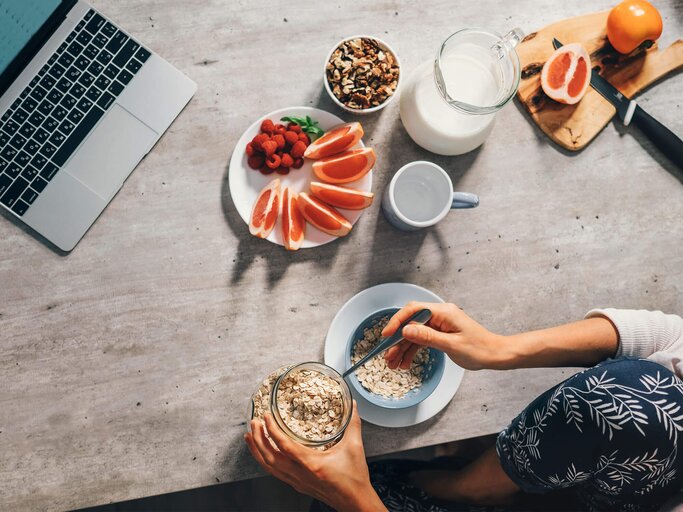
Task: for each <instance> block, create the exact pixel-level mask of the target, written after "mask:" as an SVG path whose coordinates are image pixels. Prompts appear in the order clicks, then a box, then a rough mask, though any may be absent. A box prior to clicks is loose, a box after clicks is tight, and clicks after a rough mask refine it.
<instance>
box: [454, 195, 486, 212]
mask: <svg viewBox="0 0 683 512" xmlns="http://www.w3.org/2000/svg"><path fill="white" fill-rule="evenodd" d="M477 206H479V196H478V195H476V194H471V193H469V192H453V202H452V203H451V209H453V208H476V207H477Z"/></svg>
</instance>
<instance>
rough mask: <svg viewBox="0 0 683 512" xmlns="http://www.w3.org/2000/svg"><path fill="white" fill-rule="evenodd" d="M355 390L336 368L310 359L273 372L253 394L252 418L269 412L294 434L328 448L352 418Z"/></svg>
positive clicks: (320, 446) (318, 446) (305, 442)
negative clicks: (352, 391) (353, 391)
mask: <svg viewBox="0 0 683 512" xmlns="http://www.w3.org/2000/svg"><path fill="white" fill-rule="evenodd" d="M352 409H353V401H352V398H351V391H350V390H349V387H348V385H347V384H346V382H345V381H344V379H343V378H342V376H341V375H340V374H339V372H337V371H336V370H335V369H334V368H331V367H329V366H327V365H325V364H322V363H315V362H306V363H299V364H295V365H292V366H283V367H281V368H279V369H277V370H275V371H274V372H272V373H271V374H269V375H268V376H267V377H266V378H265V379H264V380H263V381H262V382H261V384H260V386H259V388H258V389H257V390H256V392H255V393H254V395H253V396H252V398H251V418H252V419H254V418H263V416H264V414H265V413H267V412H269V413H271V414H272V415H273V419H274V420H275V423H277V425H278V427H280V429H281V430H282V431H283V432H284V433H285V434H287V435H288V436H289V437H290V438H292V439H293V440H295V441H297V442H298V443H301V444H303V445H305V446H310V447H313V448H319V449H322V450H324V449H327V448H328V447H330V446H332V445H334V444H335V443H337V442H338V441H339V440H340V439H341V438H342V436H343V435H344V431H345V430H346V427H347V426H348V425H349V421H350V420H351V413H352Z"/></svg>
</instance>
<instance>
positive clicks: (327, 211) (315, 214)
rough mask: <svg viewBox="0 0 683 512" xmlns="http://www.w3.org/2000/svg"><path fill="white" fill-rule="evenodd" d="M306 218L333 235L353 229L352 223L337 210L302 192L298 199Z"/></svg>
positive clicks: (346, 232)
mask: <svg viewBox="0 0 683 512" xmlns="http://www.w3.org/2000/svg"><path fill="white" fill-rule="evenodd" d="M296 204H297V206H298V207H299V210H300V211H301V213H302V215H303V216H304V218H305V219H306V220H307V221H308V222H310V223H311V225H313V226H315V227H316V228H318V229H319V230H320V231H324V232H325V233H327V234H330V235H332V236H346V235H348V234H349V231H351V228H352V227H353V226H351V223H350V222H349V221H348V220H347V219H346V218H345V217H344V216H343V215H342V214H341V213H339V212H338V211H337V210H335V209H334V208H332V207H331V206H328V205H326V204H325V203H323V202H322V201H320V200H318V199H316V198H315V197H311V196H309V195H308V194H307V193H306V192H301V193H300V194H299V197H298V198H297V201H296Z"/></svg>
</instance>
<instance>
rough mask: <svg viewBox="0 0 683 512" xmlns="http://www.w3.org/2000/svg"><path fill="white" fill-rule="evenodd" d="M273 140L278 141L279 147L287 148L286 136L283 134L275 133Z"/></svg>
mask: <svg viewBox="0 0 683 512" xmlns="http://www.w3.org/2000/svg"><path fill="white" fill-rule="evenodd" d="M273 140H274V141H275V142H277V148H278V149H285V138H284V136H283V135H280V134H277V135H273Z"/></svg>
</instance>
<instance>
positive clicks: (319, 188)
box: [311, 181, 375, 210]
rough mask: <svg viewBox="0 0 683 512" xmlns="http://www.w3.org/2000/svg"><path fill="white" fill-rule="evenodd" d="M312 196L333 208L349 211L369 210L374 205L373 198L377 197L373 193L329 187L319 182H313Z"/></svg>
mask: <svg viewBox="0 0 683 512" xmlns="http://www.w3.org/2000/svg"><path fill="white" fill-rule="evenodd" d="M311 194H313V195H314V196H315V197H317V198H318V199H320V200H321V201H323V202H325V203H327V204H329V205H331V206H336V207H337V208H346V209H347V210H362V209H364V208H367V207H368V206H370V205H371V204H372V198H373V197H375V194H373V193H372V192H364V191H362V190H356V189H354V188H346V187H338V186H337V185H329V184H327V183H320V182H319V181H313V182H311Z"/></svg>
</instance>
